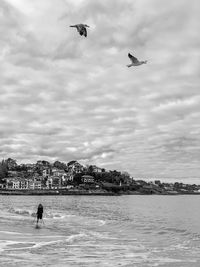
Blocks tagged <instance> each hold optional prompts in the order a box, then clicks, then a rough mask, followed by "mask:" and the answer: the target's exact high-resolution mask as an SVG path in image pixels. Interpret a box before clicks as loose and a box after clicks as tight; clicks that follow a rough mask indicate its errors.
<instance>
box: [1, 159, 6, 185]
mask: <svg viewBox="0 0 200 267" xmlns="http://www.w3.org/2000/svg"><path fill="white" fill-rule="evenodd" d="M7 176H8V164H7V161H5V160H2V162H1V163H0V181H2V179H3V178H6V177H7Z"/></svg>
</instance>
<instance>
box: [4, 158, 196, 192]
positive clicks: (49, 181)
mask: <svg viewBox="0 0 200 267" xmlns="http://www.w3.org/2000/svg"><path fill="white" fill-rule="evenodd" d="M0 194H5V195H12V194H14V195H16V194H17V195H24V194H27V195H31V194H32V195H45V194H47V195H50V194H61V195H65V194H66V195H68V194H83V195H84V194H85V195H88V194H91V195H93V194H94V195H121V194H163V195H176V194H200V185H196V184H185V183H180V182H175V183H163V182H161V181H160V180H158V179H155V180H154V181H151V182H146V181H144V180H141V179H137V177H134V178H133V177H130V175H129V174H128V173H127V172H120V171H117V170H112V171H111V170H106V169H104V168H100V167H97V166H95V165H87V166H83V165H81V164H80V163H79V162H78V161H76V160H72V161H70V162H68V163H64V162H60V161H55V162H54V163H50V162H48V161H45V160H38V161H37V162H36V163H31V164H30V163H27V164H19V165H18V164H17V161H16V160H14V159H12V158H8V159H6V160H2V161H1V162H0Z"/></svg>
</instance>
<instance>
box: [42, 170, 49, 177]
mask: <svg viewBox="0 0 200 267" xmlns="http://www.w3.org/2000/svg"><path fill="white" fill-rule="evenodd" d="M50 175H51V169H50V168H45V169H44V170H42V176H43V177H44V178H48V177H49V176H50Z"/></svg>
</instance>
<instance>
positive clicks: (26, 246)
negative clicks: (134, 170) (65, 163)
mask: <svg viewBox="0 0 200 267" xmlns="http://www.w3.org/2000/svg"><path fill="white" fill-rule="evenodd" d="M40 202H41V203H42V204H43V205H44V210H45V212H44V222H43V223H41V225H40V226H41V227H40V228H39V229H35V221H34V220H35V217H34V215H35V214H34V213H35V211H36V210H37V205H38V204H39V203H40ZM0 266H82V267H83V266H87V267H104V266H114V267H116V266H134V267H137V266H140V267H145V266H151V267H152V266H170V267H173V266H180V267H184V266H190V267H193V266H195V267H199V266H200V196H117V197H114V196H106V197H103V196H0Z"/></svg>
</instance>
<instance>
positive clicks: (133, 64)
mask: <svg viewBox="0 0 200 267" xmlns="http://www.w3.org/2000/svg"><path fill="white" fill-rule="evenodd" d="M128 57H129V58H130V60H131V64H129V65H127V67H129V68H130V67H132V66H139V65H142V64H146V63H147V60H145V61H139V60H138V59H137V58H136V57H134V56H132V55H131V54H130V53H128Z"/></svg>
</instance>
